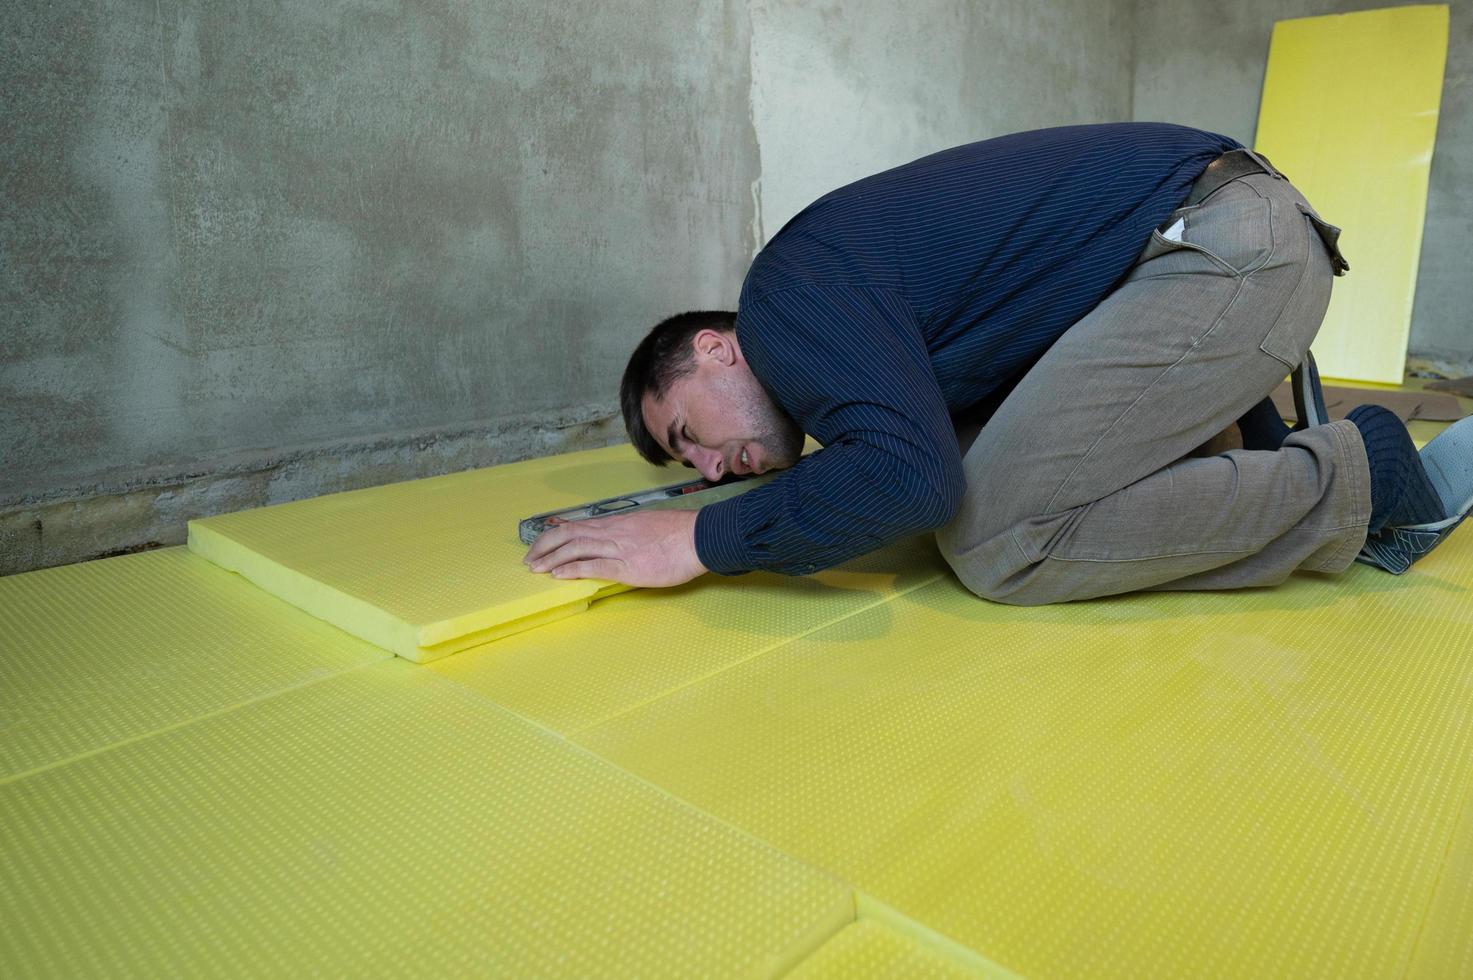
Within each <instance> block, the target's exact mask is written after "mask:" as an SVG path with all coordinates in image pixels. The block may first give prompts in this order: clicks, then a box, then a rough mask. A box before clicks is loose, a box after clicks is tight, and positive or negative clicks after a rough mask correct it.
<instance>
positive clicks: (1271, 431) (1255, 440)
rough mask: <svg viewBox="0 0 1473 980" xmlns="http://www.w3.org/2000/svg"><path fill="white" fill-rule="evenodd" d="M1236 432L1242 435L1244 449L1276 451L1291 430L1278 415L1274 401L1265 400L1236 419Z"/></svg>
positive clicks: (1270, 399)
mask: <svg viewBox="0 0 1473 980" xmlns="http://www.w3.org/2000/svg"><path fill="white" fill-rule="evenodd" d="M1238 431H1239V432H1241V433H1243V448H1244V449H1272V450H1277V449H1278V448H1279V447H1280V446H1282V445H1283V444H1284V440H1285V439H1287V438H1289V433H1290V432H1292V431H1293V430H1292V429H1290V428H1289V426H1288V425H1287V424H1286V423H1285V422H1284V420H1283V418H1282V417H1281V416H1280V415H1279V410H1278V409H1277V408H1275V407H1274V400H1273V399H1272V398H1265V399H1264V400H1263V401H1261V402H1259V403H1258V404H1257V405H1254V406H1253V407H1252V408H1250V409H1248V412H1247V414H1246V415H1244V416H1243V417H1242V418H1240V419H1238Z"/></svg>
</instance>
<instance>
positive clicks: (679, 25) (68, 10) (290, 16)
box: [0, 0, 758, 571]
mask: <svg viewBox="0 0 1473 980" xmlns="http://www.w3.org/2000/svg"><path fill="white" fill-rule="evenodd" d="M0 21H3V23H4V25H5V30H4V31H3V32H0V119H3V120H4V126H5V129H6V134H5V137H4V139H3V140H0V412H3V420H0V461H3V466H0V571H7V570H10V571H13V570H16V569H19V568H27V567H36V566H40V565H46V564H54V563H57V562H61V561H68V560H75V559H76V558H80V557H86V556H88V555H91V554H97V553H100V552H107V551H111V550H116V549H125V548H130V547H137V546H142V545H146V544H148V543H150V542H158V541H162V542H176V541H180V540H182V536H183V531H184V521H185V520H186V519H188V518H189V517H191V516H194V515H197V514H204V513H211V512H216V511H220V510H230V509H238V508H241V507H247V506H254V505H258V504H263V503H270V502H276V501H280V500H285V499H293V498H296V497H301V496H307V495H311V494H315V493H320V492H326V491H331V490H338V489H344V488H347V487H352V486H360V485H365V484H370V483H378V482H385V481H388V480H395V479H404V478H408V477H412V476H417V475H425V474H428V473H434V472H443V471H446V470H450V469H458V468H463V467H466V466H472V465H484V464H488V463H493V462H500V461H505V460H508V459H514V458H519V457H523V456H528V455H534V454H540V453H546V452H553V451H557V450H561V449H567V448H576V447H579V446H586V445H598V444H605V443H607V442H609V441H612V440H616V439H618V438H620V437H621V432H622V428H621V426H619V425H618V424H617V423H616V422H614V421H612V419H613V416H614V414H615V388H616V385H617V379H618V374H619V371H620V370H621V368H622V365H623V360H624V358H625V357H626V356H627V352H628V350H629V348H630V347H631V346H632V345H633V344H634V342H635V340H636V338H637V337H638V336H639V335H640V334H641V333H642V332H643V331H644V330H646V329H648V326H649V324H650V323H651V322H653V321H654V319H656V318H657V317H659V316H662V315H666V314H668V313H670V312H672V311H674V310H678V309H683V308H688V307H698V306H708V305H722V304H726V305H730V304H731V303H732V302H733V301H734V297H735V295H736V290H737V288H738V285H739V283H740V278H741V275H742V273H743V271H744V269H745V265H746V262H747V260H748V258H749V257H750V255H751V252H752V247H753V243H752V241H751V240H750V235H751V229H752V227H753V226H754V224H755V220H754V219H755V204H754V202H753V199H752V196H751V193H750V187H751V185H752V182H753V181H754V180H755V179H756V177H757V167H758V162H757V147H756V140H755V136H754V133H753V129H752V123H751V118H750V112H749V99H750V85H749V71H750V58H749V44H748V34H749V20H748V17H747V13H746V9H745V6H744V4H742V3H740V2H732V3H726V4H722V3H713V2H709V0H620V2H617V3H603V2H594V0H573V2H566V3H560V4H552V3H548V4H543V3H532V2H526V0H513V2H506V0H477V2H467V0H316V2H312V3H285V4H283V3H280V2H276V0H192V2H186V0H158V2H148V3H140V2H136V0H52V2H45V0H12V2H11V3H9V4H7V5H6V10H5V14H4V15H3V17H0ZM509 526H510V525H509Z"/></svg>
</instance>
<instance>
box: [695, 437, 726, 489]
mask: <svg viewBox="0 0 1473 980" xmlns="http://www.w3.org/2000/svg"><path fill="white" fill-rule="evenodd" d="M690 461H691V465H693V466H695V468H696V469H697V470H698V471H700V474H701V476H703V477H705V478H706V479H708V480H710V481H711V482H712V483H715V482H716V481H717V480H719V479H721V478H722V477H723V476H725V475H726V460H724V459H722V458H721V453H719V452H717V451H716V450H714V449H707V448H706V447H705V446H692V447H691V449H690Z"/></svg>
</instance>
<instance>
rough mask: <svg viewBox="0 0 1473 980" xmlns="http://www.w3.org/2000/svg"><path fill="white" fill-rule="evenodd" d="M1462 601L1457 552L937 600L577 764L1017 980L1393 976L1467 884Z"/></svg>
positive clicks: (671, 709) (1468, 540) (716, 680)
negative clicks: (1077, 593)
mask: <svg viewBox="0 0 1473 980" xmlns="http://www.w3.org/2000/svg"><path fill="white" fill-rule="evenodd" d="M1470 598H1473V535H1470V534H1467V533H1462V534H1458V535H1455V536H1454V537H1453V538H1450V539H1449V541H1448V542H1447V543H1446V544H1444V545H1443V546H1442V547H1441V548H1439V549H1438V550H1437V551H1436V552H1434V553H1433V554H1431V555H1430V556H1429V557H1427V558H1426V559H1424V560H1423V561H1422V562H1420V563H1418V565H1417V566H1416V567H1415V568H1414V569H1413V570H1412V572H1410V573H1408V574H1407V575H1405V576H1402V577H1393V576H1390V575H1386V574H1384V573H1381V572H1379V571H1377V570H1374V569H1371V568H1367V567H1364V566H1356V567H1354V568H1353V569H1352V570H1350V571H1349V572H1347V573H1346V574H1344V575H1341V576H1337V577H1328V576H1301V577H1295V578H1294V579H1292V580H1291V581H1290V582H1289V583H1286V584H1285V585H1284V586H1281V587H1279V588H1276V589H1272V590H1259V591H1255V592H1240V593H1231V594H1191V593H1181V594H1172V593H1161V594H1146V595H1136V596H1130V597H1123V598H1118V599H1110V600H1101V601H1095V602H1088V603H1076V604H1070V605H1064V606H1057V607H1042V608H1031V609H1024V608H1010V607H1005V606H999V605H994V604H990V603H985V602H979V601H977V600H976V599H975V598H973V597H972V596H971V595H969V594H968V593H966V592H965V591H964V590H963V589H962V588H961V587H960V586H959V585H958V584H956V583H955V582H954V580H952V579H949V578H946V579H941V580H938V581H936V582H934V583H932V584H930V585H926V586H923V587H922V588H919V589H916V590H913V591H910V592H907V593H905V594H903V595H897V596H896V597H895V598H893V599H892V600H890V601H889V602H887V603H885V604H884V606H883V607H877V608H875V609H871V610H865V611H862V612H859V613H857V614H855V615H853V616H851V617H849V618H847V619H844V620H841V621H839V622H836V623H834V624H832V625H830V626H827V627H825V628H823V629H819V630H817V631H815V632H812V633H810V634H809V635H807V636H804V637H802V638H799V639H796V640H794V641H793V642H791V643H788V644H784V645H780V646H777V647H775V648H773V649H771V650H769V651H768V652H766V653H765V654H764V655H762V656H760V657H757V658H754V659H751V660H748V661H744V662H742V663H740V664H738V665H736V666H735V667H732V668H731V669H729V670H726V671H723V672H721V673H719V674H717V675H715V676H713V677H710V678H707V679H705V680H703V681H700V682H699V683H696V684H692V685H689V686H687V687H684V688H681V689H680V690H678V691H675V692H672V693H671V694H669V695H667V696H666V697H664V698H661V699H659V700H657V701H654V702H652V703H650V704H647V705H643V706H641V707H639V708H638V709H636V710H633V711H630V712H627V713H625V714H623V715H620V716H618V717H616V718H613V719H611V720H609V721H607V722H605V723H603V724H601V725H598V726H595V727H593V728H590V729H587V730H585V731H583V732H582V733H580V734H579V735H577V736H576V738H577V740H578V741H580V742H581V743H582V744H585V745H587V746H589V747H590V748H592V749H594V750H595V751H597V752H599V753H600V754H602V755H604V756H605V757H606V758H609V759H610V760H612V761H614V762H617V763H618V764H620V765H621V766H623V767H625V768H627V769H629V770H630V771H632V772H634V773H635V774H637V775H640V776H643V777H645V778H647V779H649V780H651V781H652V782H654V783H656V784H657V785H660V786H662V787H664V788H666V789H667V790H669V791H670V792H672V793H674V794H676V795H678V796H679V797H681V798H682V799H685V800H687V801H689V802H691V803H692V804H694V805H696V806H697V807H699V808H701V809H703V810H705V811H707V812H709V813H711V814H713V815H715V816H717V817H719V818H720V819H722V820H725V821H728V822H730V823H732V824H733V825H735V826H738V827H741V828H744V829H746V830H749V831H751V832H752V833H753V834H755V835H757V836H760V837H762V838H763V839H765V840H768V841H770V842H772V843H773V844H775V845H776V846H778V847H780V848H782V849H783V850H785V851H787V852H789V853H791V854H794V855H795V856H798V857H800V858H803V859H805V860H808V861H810V862H812V863H814V864H816V865H817V866H819V867H821V868H824V869H826V870H828V871H830V872H832V873H834V874H836V875H838V876H840V877H842V878H844V879H846V880H848V881H850V882H851V883H852V884H854V886H855V887H856V888H857V889H859V890H860V891H861V892H863V893H865V894H868V895H873V896H874V897H875V898H876V899H877V900H879V901H881V902H884V903H887V904H888V905H890V906H892V907H894V908H895V909H896V910H898V911H899V912H900V913H903V914H904V915H906V916H908V917H910V918H912V919H914V920H916V921H919V922H923V923H925V925H926V926H928V927H929V928H931V929H934V930H936V931H937V932H938V933H940V934H942V935H944V936H946V937H948V938H949V939H951V940H954V941H956V942H958V943H960V944H962V945H964V946H966V947H969V948H971V949H973V950H975V951H977V952H978V953H980V954H982V955H983V956H985V957H986V958H987V959H988V960H989V961H991V962H995V963H998V964H1001V965H1002V966H1004V967H1006V968H1008V969H1011V970H1015V971H1017V972H1018V973H1021V974H1023V975H1026V976H1040V977H1047V976H1065V975H1084V976H1107V975H1109V976H1137V975H1140V974H1141V973H1142V972H1145V973H1150V974H1154V975H1162V976H1187V975H1229V976H1249V975H1265V974H1275V975H1289V976H1306V975H1317V976H1343V975H1348V974H1357V975H1367V976H1395V975H1401V974H1403V973H1404V972H1405V971H1407V970H1408V968H1409V967H1410V966H1411V964H1412V962H1413V959H1414V956H1416V955H1422V954H1419V953H1418V950H1419V945H1418V944H1419V937H1422V938H1423V940H1424V941H1425V940H1426V938H1427V935H1428V934H1427V933H1426V931H1425V930H1426V927H1427V926H1429V925H1432V926H1433V927H1434V928H1435V929H1436V931H1437V932H1438V933H1439V934H1440V935H1442V936H1443V937H1444V940H1443V941H1446V937H1447V936H1448V934H1449V933H1450V931H1451V930H1452V929H1453V928H1454V927H1455V924H1457V923H1460V922H1461V921H1463V918H1464V917H1465V916H1466V902H1467V896H1468V891H1467V890H1468V888H1470V887H1473V883H1470V882H1473V879H1469V878H1467V877H1466V876H1464V877H1460V878H1453V877H1449V875H1450V874H1456V873H1458V872H1459V870H1460V869H1459V868H1457V867H1454V865H1456V864H1457V862H1459V861H1461V862H1464V863H1466V857H1464V856H1463V855H1465V854H1466V850H1460V849H1459V848H1466V846H1467V840H1466V838H1467V835H1468V833H1469V830H1468V829H1467V824H1466V822H1465V823H1464V825H1463V829H1462V830H1461V831H1459V830H1458V827H1459V818H1460V814H1461V813H1462V811H1463V810H1464V809H1465V808H1466V806H1467V805H1468V803H1467V801H1468V798H1469V793H1470V790H1473V724H1470V720H1473V697H1470V692H1473V686H1470V678H1473V602H1470V601H1469V600H1470ZM1458 842H1461V843H1458ZM1450 853H1451V855H1452V856H1451V859H1450ZM1449 883H1451V884H1449ZM1447 888H1450V889H1451V891H1447V890H1445V889H1447ZM1429 909H1431V910H1432V914H1431V918H1430V920H1429ZM1437 922H1442V923H1444V924H1443V925H1441V926H1437ZM1434 941H1436V940H1434ZM1423 952H1424V953H1425V951H1423Z"/></svg>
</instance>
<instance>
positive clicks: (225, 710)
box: [0, 648, 397, 787]
mask: <svg viewBox="0 0 1473 980" xmlns="http://www.w3.org/2000/svg"><path fill="white" fill-rule="evenodd" d="M375 649H378V650H380V652H384V653H386V654H387V651H383V650H382V648H375ZM395 659H397V658H395V657H394V656H393V655H391V654H387V655H386V656H384V657H382V658H380V659H378V660H373V661H370V662H369V663H363V664H354V665H352V666H351V667H344V668H343V669H341V670H334V671H332V672H330V673H327V674H322V675H320V676H317V677H309V678H307V679H306V680H303V681H298V682H297V683H295V684H288V685H287V686H286V687H279V688H276V689H274V690H270V691H266V692H265V693H263V694H257V695H255V696H254V697H250V698H246V699H245V700H244V701H234V702H232V703H230V704H227V705H224V706H223V707H220V708H216V709H215V710H214V711H208V712H206V713H204V714H202V715H193V716H191V717H189V718H184V719H181V720H179V721H176V722H173V723H171V724H168V725H163V726H161V727H159V728H151V729H149V730H148V731H146V732H139V733H138V734H136V735H129V736H128V737H127V738H123V739H119V740H118V741H116V742H109V743H107V744H106V745H99V746H97V747H96V748H92V749H88V750H87V751H85V752H78V753H75V754H73V755H68V756H63V757H62V758H60V759H54V760H52V761H51V762H47V763H45V764H43V765H39V766H34V767H32V768H30V769H23V770H21V771H20V772H17V773H12V774H11V775H9V776H4V777H0V787H3V786H9V785H10V784H11V783H16V782H20V781H21V780H22V779H27V778H29V777H31V776H37V775H40V774H41V773H44V772H49V771H50V770H52V769H59V768H61V767H62V766H69V765H71V764H72V763H74V762H80V761H82V760H83V759H90V758H92V757H93V756H97V755H102V754H104V753H106V752H111V751H112V750H113V749H120V748H122V747H123V746H125V745H132V744H134V743H135V742H142V741H143V740H145V739H150V738H153V737H155V736H157V735H166V734H168V733H169V732H174V731H178V730H179V729H181V728H188V727H189V726H190V725H193V724H195V723H196V722H201V721H208V720H209V719H211V718H219V717H220V716H222V715H228V714H230V713H231V712H232V711H236V710H239V709H241V708H246V707H249V706H251V705H253V704H260V703H261V702H262V701H269V700H271V699H272V698H274V697H278V696H280V695H283V694H290V693H291V692H293V691H300V690H302V689H303V688H306V687H311V686H312V685H314V684H321V683H323V682H325V681H330V680H335V679H336V678H339V677H342V676H344V675H345V674H351V673H352V672H353V671H355V670H366V669H368V668H370V667H379V666H382V665H383V664H386V663H392V662H393V661H394V660H395Z"/></svg>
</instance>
